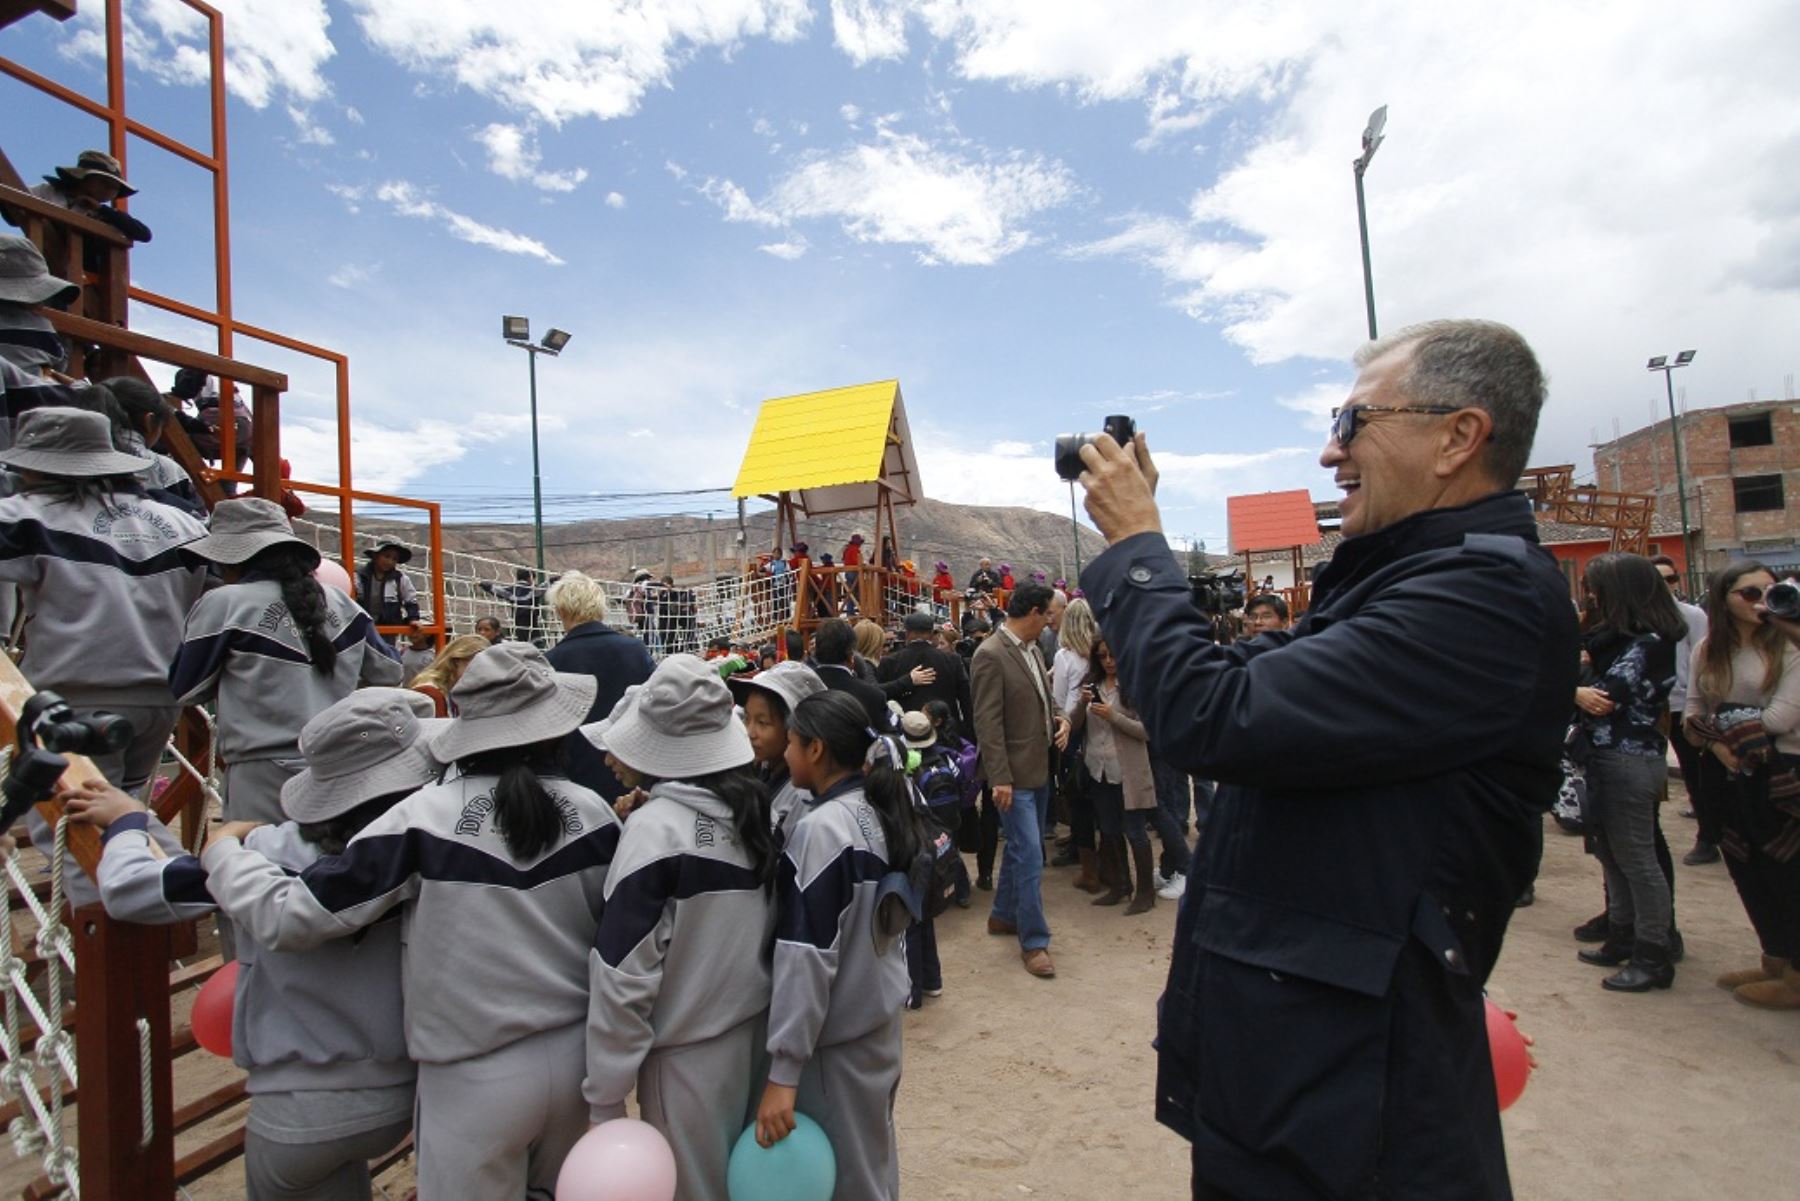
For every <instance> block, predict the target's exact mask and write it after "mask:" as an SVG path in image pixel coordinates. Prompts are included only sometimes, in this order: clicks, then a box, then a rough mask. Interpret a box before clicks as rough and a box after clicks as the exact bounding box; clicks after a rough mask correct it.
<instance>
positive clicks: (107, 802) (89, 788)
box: [56, 780, 147, 830]
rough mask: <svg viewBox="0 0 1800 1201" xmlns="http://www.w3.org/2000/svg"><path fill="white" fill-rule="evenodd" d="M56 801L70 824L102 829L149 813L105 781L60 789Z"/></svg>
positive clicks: (83, 782)
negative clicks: (122, 820) (134, 815)
mask: <svg viewBox="0 0 1800 1201" xmlns="http://www.w3.org/2000/svg"><path fill="white" fill-rule="evenodd" d="M56 799H57V800H59V801H61V802H62V803H63V811H64V812H65V813H67V814H68V815H69V818H70V820H71V821H75V822H79V823H81V824H82V825H87V826H98V827H100V828H101V829H102V830H104V829H106V828H107V827H109V826H111V825H112V824H113V823H114V822H116V821H118V820H119V819H120V818H121V817H124V816H125V815H126V814H128V813H144V812H147V810H146V809H145V808H144V807H143V806H142V805H140V804H138V802H137V799H136V798H134V797H133V796H131V794H130V793H127V792H123V791H121V790H120V789H117V788H114V787H113V786H112V785H111V784H108V783H107V782H106V781H105V780H83V781H82V782H81V783H79V784H76V785H74V786H72V787H69V788H63V789H60V790H58V792H57V794H56Z"/></svg>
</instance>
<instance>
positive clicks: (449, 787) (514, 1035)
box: [202, 775, 619, 1063]
mask: <svg viewBox="0 0 1800 1201" xmlns="http://www.w3.org/2000/svg"><path fill="white" fill-rule="evenodd" d="M497 781H498V777H497V776H489V775H479V776H457V777H455V778H453V779H450V780H446V781H445V782H444V783H441V784H434V785H432V786H430V787H428V788H424V789H421V790H420V791H418V792H416V793H414V794H413V795H412V796H410V797H408V798H407V799H406V800H404V801H401V802H400V803H399V804H398V805H395V806H394V807H393V808H392V809H390V810H388V811H387V812H386V813H385V814H383V815H382V816H381V817H379V818H377V819H376V820H375V821H373V822H371V823H370V824H369V825H367V826H365V827H364V828H363V829H362V831H361V832H360V833H358V834H357V836H356V837H355V838H353V839H351V841H350V845H349V846H348V847H346V848H345V849H344V853H343V854H341V855H327V856H324V857H323V858H321V859H319V860H317V861H316V862H314V863H313V864H311V865H310V866H308V867H306V868H305V869H304V870H302V871H301V872H300V874H299V875H298V876H291V875H288V874H287V873H286V872H284V871H283V870H282V869H281V867H280V866H279V865H277V864H275V863H272V862H270V861H269V860H268V859H266V858H264V857H263V856H262V855H259V854H257V853H256V852H255V851H253V850H250V849H248V848H246V847H243V846H240V845H238V844H237V843H236V842H235V841H234V840H231V839H222V840H219V841H216V842H214V843H213V844H212V845H211V846H209V847H207V848H206V852H205V854H204V855H203V856H202V862H203V863H204V864H205V867H206V870H207V875H208V888H209V889H210V890H211V892H212V894H213V897H214V899H215V900H217V901H218V903H219V908H220V909H222V910H224V912H225V914H226V916H227V917H229V918H231V920H232V921H233V922H234V923H235V924H236V925H237V926H238V928H239V929H241V930H243V931H245V932H246V933H247V934H248V935H249V936H250V937H251V938H252V939H254V940H255V941H256V942H258V943H260V944H262V945H263V946H265V947H270V948H273V949H274V950H278V951H300V950H310V949H311V948H313V947H317V946H320V945H321V944H323V943H325V942H327V941H329V940H331V939H333V938H342V937H345V936H346V935H350V934H354V933H356V932H357V931H358V930H361V929H362V928H363V927H365V926H368V925H370V924H372V923H373V922H375V921H376V920H377V919H378V918H380V917H381V915H382V914H384V913H386V912H387V911H388V910H390V909H393V908H395V907H396V906H401V905H404V906H405V908H404V910H403V911H402V912H403V915H404V922H405V925H404V930H403V934H402V938H403V941H404V948H405V949H404V956H403V962H402V977H403V980H404V984H405V990H406V1047H407V1050H408V1052H409V1053H410V1054H411V1055H412V1057H413V1058H414V1059H415V1060H417V1061H419V1062H420V1063H449V1062H454V1061H456V1060H461V1059H469V1058H472V1057H474V1056H477V1055H484V1054H486V1053H487V1052H489V1051H493V1050H495V1049H497V1048H499V1047H503V1046H506V1045H507V1044H508V1043H511V1042H515V1041H517V1040H518V1039H521V1038H524V1037H526V1036H527V1035H531V1034H539V1033H542V1032H543V1031H546V1030H556V1029H560V1028H562V1027H564V1026H569V1025H572V1024H574V1023H576V1022H580V1021H583V1020H584V1019H586V1017H587V1011H588V954H589V952H590V951H591V950H592V948H593V946H594V936H595V933H596V931H597V930H598V928H599V924H600V910H601V906H602V904H603V903H604V901H603V897H602V893H603V889H604V887H605V884H606V873H607V867H608V865H609V864H611V862H612V859H613V853H614V850H615V849H616V847H617V846H618V841H619V819H618V818H616V817H614V816H613V811H612V809H611V807H610V806H608V805H607V803H606V802H605V801H603V800H601V799H600V798H599V797H598V796H596V795H595V794H594V793H592V792H589V791H588V790H587V789H585V788H582V787H581V786H580V785H578V784H573V783H570V782H569V781H567V780H561V779H546V780H544V781H543V784H544V787H545V788H546V790H548V792H549V793H550V795H551V798H552V799H553V800H554V802H555V804H556V807H557V810H558V812H559V813H560V814H561V818H562V824H563V837H562V839H561V840H560V841H558V842H557V844H556V845H555V846H553V847H551V848H550V850H548V851H546V852H544V853H543V854H542V855H539V856H538V857H537V858H536V859H534V860H532V861H530V862H520V861H518V860H515V859H514V858H513V857H512V854H511V852H509V851H508V850H507V849H506V840H505V839H503V838H502V837H501V836H500V832H499V831H498V830H497V829H495V826H494V820H493V812H494V785H495V784H496V783H497Z"/></svg>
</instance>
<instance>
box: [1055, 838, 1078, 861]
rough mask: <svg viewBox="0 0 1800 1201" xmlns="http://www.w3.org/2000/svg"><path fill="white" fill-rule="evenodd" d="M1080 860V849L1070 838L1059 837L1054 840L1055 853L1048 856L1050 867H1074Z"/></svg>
mask: <svg viewBox="0 0 1800 1201" xmlns="http://www.w3.org/2000/svg"><path fill="white" fill-rule="evenodd" d="M1080 862H1081V851H1080V849H1079V848H1077V847H1076V846H1075V841H1074V840H1073V839H1070V838H1059V839H1057V841H1056V854H1055V855H1053V856H1051V858H1050V866H1051V867H1074V866H1075V865H1076V864H1077V863H1080Z"/></svg>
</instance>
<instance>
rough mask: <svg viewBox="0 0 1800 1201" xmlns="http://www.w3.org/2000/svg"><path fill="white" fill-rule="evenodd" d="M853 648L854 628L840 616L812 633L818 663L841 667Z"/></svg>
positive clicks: (848, 659)
mask: <svg viewBox="0 0 1800 1201" xmlns="http://www.w3.org/2000/svg"><path fill="white" fill-rule="evenodd" d="M855 649H856V630H855V628H854V627H852V626H851V624H850V623H849V622H847V621H845V620H844V619H843V618H841V617H833V618H831V619H830V620H828V621H825V622H823V623H821V624H820V626H819V628H818V631H817V632H816V633H814V634H813V655H814V657H815V658H817V659H818V660H819V662H820V663H829V664H833V665H835V666H839V667H841V666H843V665H844V664H846V663H848V662H850V652H851V651H853V650H855ZM846 766H848V765H846Z"/></svg>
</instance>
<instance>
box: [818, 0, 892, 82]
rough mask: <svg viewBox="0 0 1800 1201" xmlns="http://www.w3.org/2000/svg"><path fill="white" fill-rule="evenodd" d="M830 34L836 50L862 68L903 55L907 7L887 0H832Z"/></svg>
mask: <svg viewBox="0 0 1800 1201" xmlns="http://www.w3.org/2000/svg"><path fill="white" fill-rule="evenodd" d="M831 31H832V35H833V37H834V38H835V39H836V41H837V46H838V49H840V50H842V51H843V52H844V53H845V54H848V55H849V56H850V60H851V61H852V62H854V63H856V64H857V65H858V66H861V65H862V64H863V63H866V62H869V61H870V60H872V59H879V58H900V57H902V56H903V55H904V54H905V53H906V6H905V5H903V4H894V3H891V2H890V0H831Z"/></svg>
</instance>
